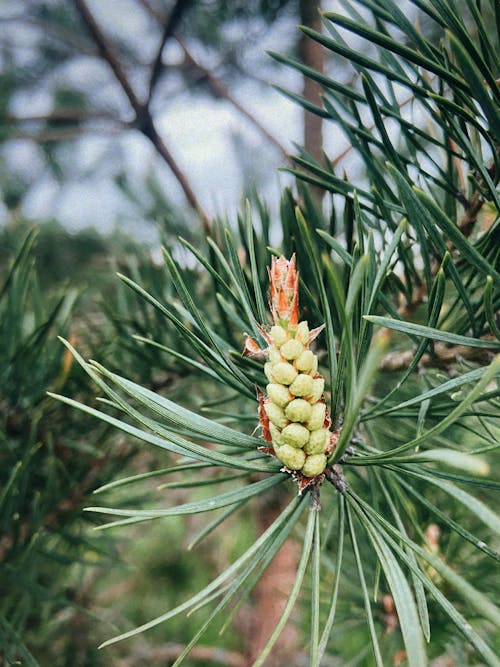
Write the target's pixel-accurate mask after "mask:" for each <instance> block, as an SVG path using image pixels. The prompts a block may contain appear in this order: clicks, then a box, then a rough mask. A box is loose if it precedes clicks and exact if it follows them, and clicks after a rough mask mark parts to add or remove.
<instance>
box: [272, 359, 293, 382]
mask: <svg viewBox="0 0 500 667" xmlns="http://www.w3.org/2000/svg"><path fill="white" fill-rule="evenodd" d="M268 377H269V376H268ZM296 377H297V371H296V370H295V368H294V367H293V366H292V364H289V363H288V362H287V361H279V362H278V363H277V364H273V367H272V378H271V380H272V381H273V382H279V383H280V384H292V382H293V381H294V380H295V378H296Z"/></svg>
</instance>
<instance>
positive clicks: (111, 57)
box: [73, 0, 211, 232]
mask: <svg viewBox="0 0 500 667" xmlns="http://www.w3.org/2000/svg"><path fill="white" fill-rule="evenodd" d="M73 2H74V4H75V7H76V9H77V11H78V13H79V14H80V16H81V18H82V20H83V22H84V24H85V26H86V27H87V30H88V31H89V33H90V35H91V37H92V39H93V40H94V42H95V44H96V46H97V48H98V50H99V53H100V54H101V57H102V58H103V60H105V61H106V62H107V63H108V65H109V66H110V68H111V69H112V71H113V74H114V75H115V78H116V80H117V81H118V83H119V84H120V86H121V88H122V89H123V92H124V93H125V95H126V96H127V98H128V100H129V102H130V105H131V107H132V109H133V110H134V113H135V122H134V125H135V127H136V128H137V129H138V130H139V132H141V133H142V134H143V135H144V136H145V137H147V138H148V139H149V140H150V141H151V143H152V144H153V146H154V147H155V149H156V151H157V152H158V154H159V155H160V156H161V157H162V158H163V160H164V161H165V162H166V163H167V165H168V166H169V167H170V169H171V171H172V173H173V174H174V176H175V177H176V179H177V181H178V183H179V185H180V186H181V188H182V190H183V192H184V195H185V197H186V199H187V201H188V203H189V205H190V206H191V208H192V209H193V210H194V211H196V213H197V214H198V215H199V216H200V218H201V221H202V224H203V227H204V229H205V232H209V231H210V228H211V222H210V218H209V217H208V215H207V214H206V213H205V212H204V210H203V208H202V206H201V204H200V202H199V201H198V198H197V197H196V195H195V193H194V190H193V189H192V188H191V186H190V184H189V181H188V179H187V177H186V175H185V174H184V172H183V171H182V169H181V168H180V167H179V165H178V164H177V162H176V161H175V159H174V157H173V155H172V153H171V152H170V150H169V149H168V148H167V146H166V144H165V142H164V141H163V139H162V138H161V137H160V135H159V133H158V131H157V129H156V127H155V124H154V122H153V118H152V116H151V113H150V110H149V106H148V105H147V104H142V103H141V102H140V100H139V98H138V97H137V95H136V94H135V91H134V90H133V88H132V86H131V84H130V82H129V80H128V77H127V75H126V73H125V70H124V69H123V67H122V66H121V63H120V62H119V60H118V58H117V56H116V54H115V52H114V50H113V47H112V45H111V43H110V42H109V40H108V39H107V37H106V36H105V35H104V33H103V32H102V31H101V29H100V27H99V26H98V24H97V22H96V21H95V19H94V16H93V15H92V12H91V11H90V10H89V8H88V7H87V5H86V3H85V0H73Z"/></svg>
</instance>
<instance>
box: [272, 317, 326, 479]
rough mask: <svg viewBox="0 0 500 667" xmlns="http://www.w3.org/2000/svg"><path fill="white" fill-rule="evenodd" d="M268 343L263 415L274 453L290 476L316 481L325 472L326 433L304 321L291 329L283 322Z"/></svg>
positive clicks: (322, 384)
mask: <svg viewBox="0 0 500 667" xmlns="http://www.w3.org/2000/svg"><path fill="white" fill-rule="evenodd" d="M268 337H269V348H268V358H269V361H268V362H267V363H266V364H265V366H264V372H265V374H266V377H267V379H268V380H269V384H268V385H267V387H266V391H267V396H266V398H265V399H264V410H265V412H266V414H267V417H268V419H269V432H270V434H271V439H272V444H273V449H274V452H275V454H276V456H277V458H278V459H279V460H280V461H281V462H282V463H284V464H285V466H286V467H287V468H289V469H290V470H295V471H300V472H301V473H302V475H304V477H316V475H320V474H321V473H322V472H323V471H324V469H325V468H326V452H327V450H328V448H329V445H330V433H329V430H328V428H324V425H325V421H327V419H326V404H325V401H324V398H323V391H324V388H325V381H324V379H323V378H322V377H321V375H319V374H318V373H317V372H316V371H317V368H318V360H317V357H316V355H315V354H314V353H313V352H312V351H311V350H310V349H309V327H308V325H307V322H305V321H302V322H299V323H298V325H297V327H296V328H293V327H291V326H290V325H289V323H287V322H286V321H284V322H283V324H282V325H279V324H278V325H274V326H273V327H271V330H270V332H269V334H268Z"/></svg>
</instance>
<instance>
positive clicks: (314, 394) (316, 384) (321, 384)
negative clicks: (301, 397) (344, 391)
mask: <svg viewBox="0 0 500 667" xmlns="http://www.w3.org/2000/svg"><path fill="white" fill-rule="evenodd" d="M324 391H325V381H324V379H323V378H316V379H315V380H313V385H312V389H311V391H310V392H309V394H308V398H309V400H310V401H311V403H317V402H318V401H319V399H320V398H321V397H322V396H323V392H324Z"/></svg>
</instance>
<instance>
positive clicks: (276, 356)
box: [268, 345, 281, 364]
mask: <svg viewBox="0 0 500 667" xmlns="http://www.w3.org/2000/svg"><path fill="white" fill-rule="evenodd" d="M268 359H269V361H270V362H271V363H272V364H276V363H278V361H281V354H280V351H279V350H278V348H277V347H275V346H274V345H271V347H270V348H269V356H268Z"/></svg>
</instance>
